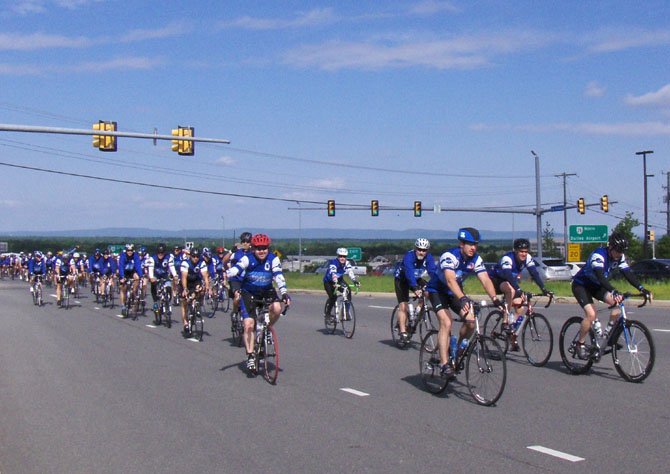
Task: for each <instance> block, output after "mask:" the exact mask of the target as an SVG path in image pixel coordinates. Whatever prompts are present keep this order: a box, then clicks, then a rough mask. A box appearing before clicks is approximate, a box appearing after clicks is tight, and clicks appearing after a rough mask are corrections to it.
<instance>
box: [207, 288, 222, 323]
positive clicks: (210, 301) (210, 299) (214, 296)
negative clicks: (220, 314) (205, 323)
mask: <svg viewBox="0 0 670 474" xmlns="http://www.w3.org/2000/svg"><path fill="white" fill-rule="evenodd" d="M211 290H212V291H211V294H210V293H207V292H205V307H207V308H209V309H210V310H211V312H207V317H208V318H210V319H211V318H213V317H214V313H216V310H217V308H218V307H219V298H218V291H219V280H218V279H216V280H214V281H213V282H212V284H211Z"/></svg>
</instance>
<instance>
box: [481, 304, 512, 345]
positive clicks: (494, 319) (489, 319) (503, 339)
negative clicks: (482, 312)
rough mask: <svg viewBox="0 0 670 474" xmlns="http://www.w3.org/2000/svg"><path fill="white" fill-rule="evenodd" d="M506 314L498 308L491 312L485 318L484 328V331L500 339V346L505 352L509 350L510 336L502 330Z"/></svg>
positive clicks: (491, 336) (497, 339)
mask: <svg viewBox="0 0 670 474" xmlns="http://www.w3.org/2000/svg"><path fill="white" fill-rule="evenodd" d="M504 316H505V315H504V314H503V312H502V311H500V310H498V309H496V310H493V311H491V312H489V314H487V315H486V319H485V320H484V329H483V331H482V333H483V334H484V335H486V336H489V337H490V338H492V339H495V340H496V341H498V343H499V344H500V347H502V349H503V350H504V351H505V354H507V351H508V350H509V337H508V336H507V333H505V332H504V331H503V330H502V323H503V321H504V319H503V318H504Z"/></svg>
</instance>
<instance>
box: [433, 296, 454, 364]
mask: <svg viewBox="0 0 670 474" xmlns="http://www.w3.org/2000/svg"><path fill="white" fill-rule="evenodd" d="M429 297H430V303H431V304H432V305H433V309H434V310H435V314H436V315H437V321H438V323H439V326H440V327H439V328H438V333H437V345H438V352H439V355H440V366H445V365H446V364H447V362H449V336H450V335H451V325H452V320H451V314H450V313H449V298H448V296H447V295H445V294H443V293H430V294H429Z"/></svg>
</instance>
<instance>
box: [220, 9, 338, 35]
mask: <svg viewBox="0 0 670 474" xmlns="http://www.w3.org/2000/svg"><path fill="white" fill-rule="evenodd" d="M335 21H337V17H336V16H335V15H334V14H333V9H332V8H316V9H313V10H310V11H308V12H304V13H299V14H297V15H296V16H295V17H294V18H290V19H282V18H255V17H250V16H243V17H240V18H237V19H235V20H233V21H231V22H224V23H221V26H222V27H224V28H242V29H248V30H283V29H292V28H306V27H312V26H320V25H324V24H329V23H333V22H335Z"/></svg>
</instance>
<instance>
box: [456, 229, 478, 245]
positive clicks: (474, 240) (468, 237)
mask: <svg viewBox="0 0 670 474" xmlns="http://www.w3.org/2000/svg"><path fill="white" fill-rule="evenodd" d="M458 240H460V241H461V242H465V243H466V244H478V243H479V231H478V230H477V229H475V228H473V227H462V228H460V229H458Z"/></svg>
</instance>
